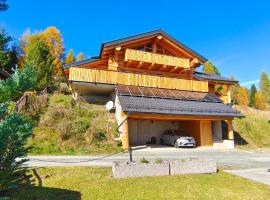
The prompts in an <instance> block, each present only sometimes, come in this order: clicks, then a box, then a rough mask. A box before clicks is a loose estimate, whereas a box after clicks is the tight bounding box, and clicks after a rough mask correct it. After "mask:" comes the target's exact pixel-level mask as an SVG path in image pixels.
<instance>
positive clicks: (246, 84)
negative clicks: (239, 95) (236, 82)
mask: <svg viewBox="0 0 270 200" xmlns="http://www.w3.org/2000/svg"><path fill="white" fill-rule="evenodd" d="M259 82H260V80H255V81H247V82H244V83H241V84H240V85H242V86H249V85H252V84H258V83H259Z"/></svg>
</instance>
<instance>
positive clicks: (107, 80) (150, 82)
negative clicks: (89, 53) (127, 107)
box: [69, 67, 208, 92]
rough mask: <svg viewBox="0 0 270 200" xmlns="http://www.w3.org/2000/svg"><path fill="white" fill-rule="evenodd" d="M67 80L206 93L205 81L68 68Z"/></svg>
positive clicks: (206, 84)
mask: <svg viewBox="0 0 270 200" xmlns="http://www.w3.org/2000/svg"><path fill="white" fill-rule="evenodd" d="M69 80H70V81H78V82H89V83H101V84H123V85H134V86H145V87H157V88H166V89H178V90H190V91H200V92H208V82H207V81H196V80H185V79H178V78H168V77H162V76H153V75H144V74H136V73H127V72H119V71H108V70H97V69H85V68H76V67H71V68H70V72H69Z"/></svg>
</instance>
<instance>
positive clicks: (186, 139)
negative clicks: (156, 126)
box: [161, 129, 196, 148]
mask: <svg viewBox="0 0 270 200" xmlns="http://www.w3.org/2000/svg"><path fill="white" fill-rule="evenodd" d="M161 138H162V143H163V144H166V145H172V146H175V147H177V148H179V147H196V142H195V139H194V137H191V136H188V135H187V134H185V133H183V132H182V131H179V130H174V129H170V130H165V131H164V132H163V134H162V137H161Z"/></svg>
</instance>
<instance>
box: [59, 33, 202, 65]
mask: <svg viewBox="0 0 270 200" xmlns="http://www.w3.org/2000/svg"><path fill="white" fill-rule="evenodd" d="M158 35H162V36H164V37H166V38H167V39H169V40H170V41H171V42H173V43H174V44H175V45H177V46H179V47H180V48H182V49H183V50H185V51H186V52H188V53H190V54H192V55H194V56H195V57H197V58H198V59H199V60H201V61H202V62H206V61H207V59H206V58H205V57H203V56H202V55H200V54H199V53H197V52H196V51H194V50H192V49H190V48H189V47H187V46H186V45H185V44H183V43H182V42H180V41H178V40H177V39H175V38H174V37H172V36H171V35H169V34H168V33H166V32H165V31H163V30H161V29H158V30H153V31H149V32H144V33H140V34H136V35H132V36H128V37H124V38H120V39H116V40H112V41H108V42H104V43H103V44H102V45H101V48H100V53H99V56H95V57H92V58H90V59H85V60H82V61H77V62H72V63H69V64H65V65H64V66H63V68H64V69H67V68H69V67H73V66H77V65H81V64H86V63H90V62H94V61H97V60H99V59H101V57H102V52H103V50H104V48H109V47H111V46H114V45H120V44H123V43H125V42H129V41H132V40H136V39H143V38H147V37H155V36H158Z"/></svg>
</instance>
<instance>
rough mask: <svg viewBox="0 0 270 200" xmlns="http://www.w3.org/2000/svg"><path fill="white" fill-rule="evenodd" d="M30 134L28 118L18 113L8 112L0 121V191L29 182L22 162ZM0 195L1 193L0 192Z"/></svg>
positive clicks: (3, 191) (27, 148) (30, 127)
mask: <svg viewBox="0 0 270 200" xmlns="http://www.w3.org/2000/svg"><path fill="white" fill-rule="evenodd" d="M31 134H32V126H31V124H30V123H29V121H28V119H26V118H25V117H23V116H21V115H19V114H16V113H15V114H10V115H8V116H6V117H5V118H4V119H3V120H1V121H0V191H1V192H2V194H3V193H5V192H6V191H8V190H10V189H13V188H16V187H18V186H19V185H20V184H25V183H28V182H29V179H28V177H27V176H26V172H27V168H23V167H22V164H23V163H24V162H26V161H27V159H21V160H16V159H18V158H22V157H25V156H26V154H27V153H28V151H29V149H30V148H29V147H26V142H27V139H28V138H29V137H30V136H31ZM0 196H1V194H0Z"/></svg>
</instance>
